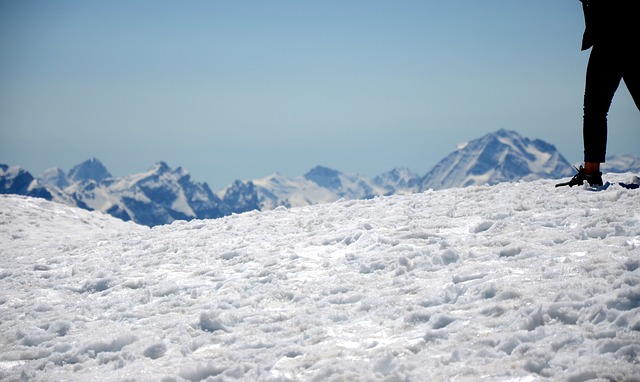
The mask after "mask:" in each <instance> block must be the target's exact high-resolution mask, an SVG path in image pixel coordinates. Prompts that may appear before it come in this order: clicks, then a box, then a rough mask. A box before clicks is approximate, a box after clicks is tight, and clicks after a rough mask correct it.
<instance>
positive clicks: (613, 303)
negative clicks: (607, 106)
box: [0, 174, 640, 382]
mask: <svg viewBox="0 0 640 382" xmlns="http://www.w3.org/2000/svg"><path fill="white" fill-rule="evenodd" d="M630 176H631V174H622V175H619V174H608V175H605V178H606V179H607V180H610V181H614V180H619V181H625V180H627V179H628V178H629V177H630ZM553 184H554V182H553V181H549V180H540V181H534V182H519V183H503V184H499V185H496V186H474V187H469V188H456V189H448V190H443V191H435V192H434V191H427V192H425V193H421V194H412V195H401V196H391V197H379V198H375V199H371V200H359V201H358V200H350V201H345V200H340V201H337V202H334V203H331V204H326V205H315V206H307V207H300V208H292V209H285V208H283V207H280V208H278V209H276V210H273V211H268V212H255V211H254V212H249V213H245V214H240V215H232V216H228V217H225V218H220V219H217V220H194V221H191V222H175V223H173V224H171V225H166V226H158V227H155V228H152V229H150V228H146V227H142V226H138V225H135V224H133V223H124V222H122V221H120V220H117V219H115V218H111V217H109V216H107V215H103V214H100V213H97V212H88V211H84V210H80V209H74V208H71V207H66V206H64V205H60V204H55V203H50V202H47V201H44V200H42V199H33V198H28V197H21V196H5V195H3V196H0V243H1V246H0V379H2V380H6V381H62V380H64V381H90V380H93V381H97V380H100V381H166V382H168V381H233V380H251V381H347V380H348V381H369V380H381V381H442V380H456V381H479V380H481V381H545V380H554V381H572V382H578V381H588V380H612V381H633V380H639V379H640V360H639V355H640V212H639V211H640V208H639V207H640V191H639V190H627V189H624V188H622V187H620V186H618V185H615V184H614V185H612V186H611V187H609V188H608V189H607V190H604V191H600V192H591V191H588V190H585V189H584V188H581V187H574V188H559V189H556V188H554V187H553Z"/></svg>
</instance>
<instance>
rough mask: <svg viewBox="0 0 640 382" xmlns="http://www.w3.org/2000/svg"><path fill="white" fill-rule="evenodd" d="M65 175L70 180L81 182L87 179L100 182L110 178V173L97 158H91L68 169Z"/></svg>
mask: <svg viewBox="0 0 640 382" xmlns="http://www.w3.org/2000/svg"><path fill="white" fill-rule="evenodd" d="M67 177H68V178H69V180H70V181H72V182H83V181H87V180H94V181H96V182H101V181H103V180H105V179H108V178H111V174H110V173H109V171H107V168H106V167H104V165H103V164H102V163H101V162H100V161H99V160H97V159H96V158H92V159H89V160H87V161H84V162H82V163H80V164H79V165H77V166H75V167H74V168H72V169H71V170H69V174H68V175H67Z"/></svg>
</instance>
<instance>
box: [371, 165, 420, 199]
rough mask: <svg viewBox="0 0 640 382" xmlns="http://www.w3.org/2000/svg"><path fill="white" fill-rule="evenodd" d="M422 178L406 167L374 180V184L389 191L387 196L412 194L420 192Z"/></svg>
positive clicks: (395, 169)
mask: <svg viewBox="0 0 640 382" xmlns="http://www.w3.org/2000/svg"><path fill="white" fill-rule="evenodd" d="M420 180H421V177H420V176H419V175H418V174H416V173H414V172H413V171H411V170H409V169H408V168H404V167H396V168H394V169H393V170H391V171H388V172H385V173H384V174H380V175H378V176H376V177H375V178H373V183H374V184H375V185H377V186H378V187H382V188H384V189H385V190H387V195H393V194H410V193H414V192H417V191H418V188H419V186H420Z"/></svg>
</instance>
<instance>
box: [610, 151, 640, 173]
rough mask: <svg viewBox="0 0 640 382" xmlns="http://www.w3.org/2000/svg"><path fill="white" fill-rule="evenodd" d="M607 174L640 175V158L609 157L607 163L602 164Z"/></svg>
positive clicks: (625, 155)
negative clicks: (629, 172)
mask: <svg viewBox="0 0 640 382" xmlns="http://www.w3.org/2000/svg"><path fill="white" fill-rule="evenodd" d="M602 169H603V170H604V171H606V172H627V171H631V172H635V173H640V158H639V157H637V156H635V155H631V154H619V155H616V154H614V155H608V156H607V162H606V163H604V164H602Z"/></svg>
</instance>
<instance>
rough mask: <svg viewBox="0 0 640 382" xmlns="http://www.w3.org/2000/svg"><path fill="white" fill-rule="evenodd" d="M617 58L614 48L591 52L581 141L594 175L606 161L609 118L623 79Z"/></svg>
mask: <svg viewBox="0 0 640 382" xmlns="http://www.w3.org/2000/svg"><path fill="white" fill-rule="evenodd" d="M618 54H619V52H618V50H617V49H615V48H612V47H609V46H607V45H598V44H596V46H594V47H593V48H591V54H590V56H589V63H588V65H587V75H586V83H585V92H584V119H583V130H582V137H583V141H584V161H585V165H586V166H589V170H591V171H593V170H598V171H599V166H600V163H602V162H604V161H605V156H606V149H607V114H608V113H609V108H610V106H611V101H612V99H613V95H614V94H615V92H616V90H617V89H618V85H619V84H620V80H621V78H622V71H621V68H620V65H619V60H618V57H617V56H618ZM587 163H589V165H587ZM585 170H586V169H585ZM596 172H597V171H596Z"/></svg>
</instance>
